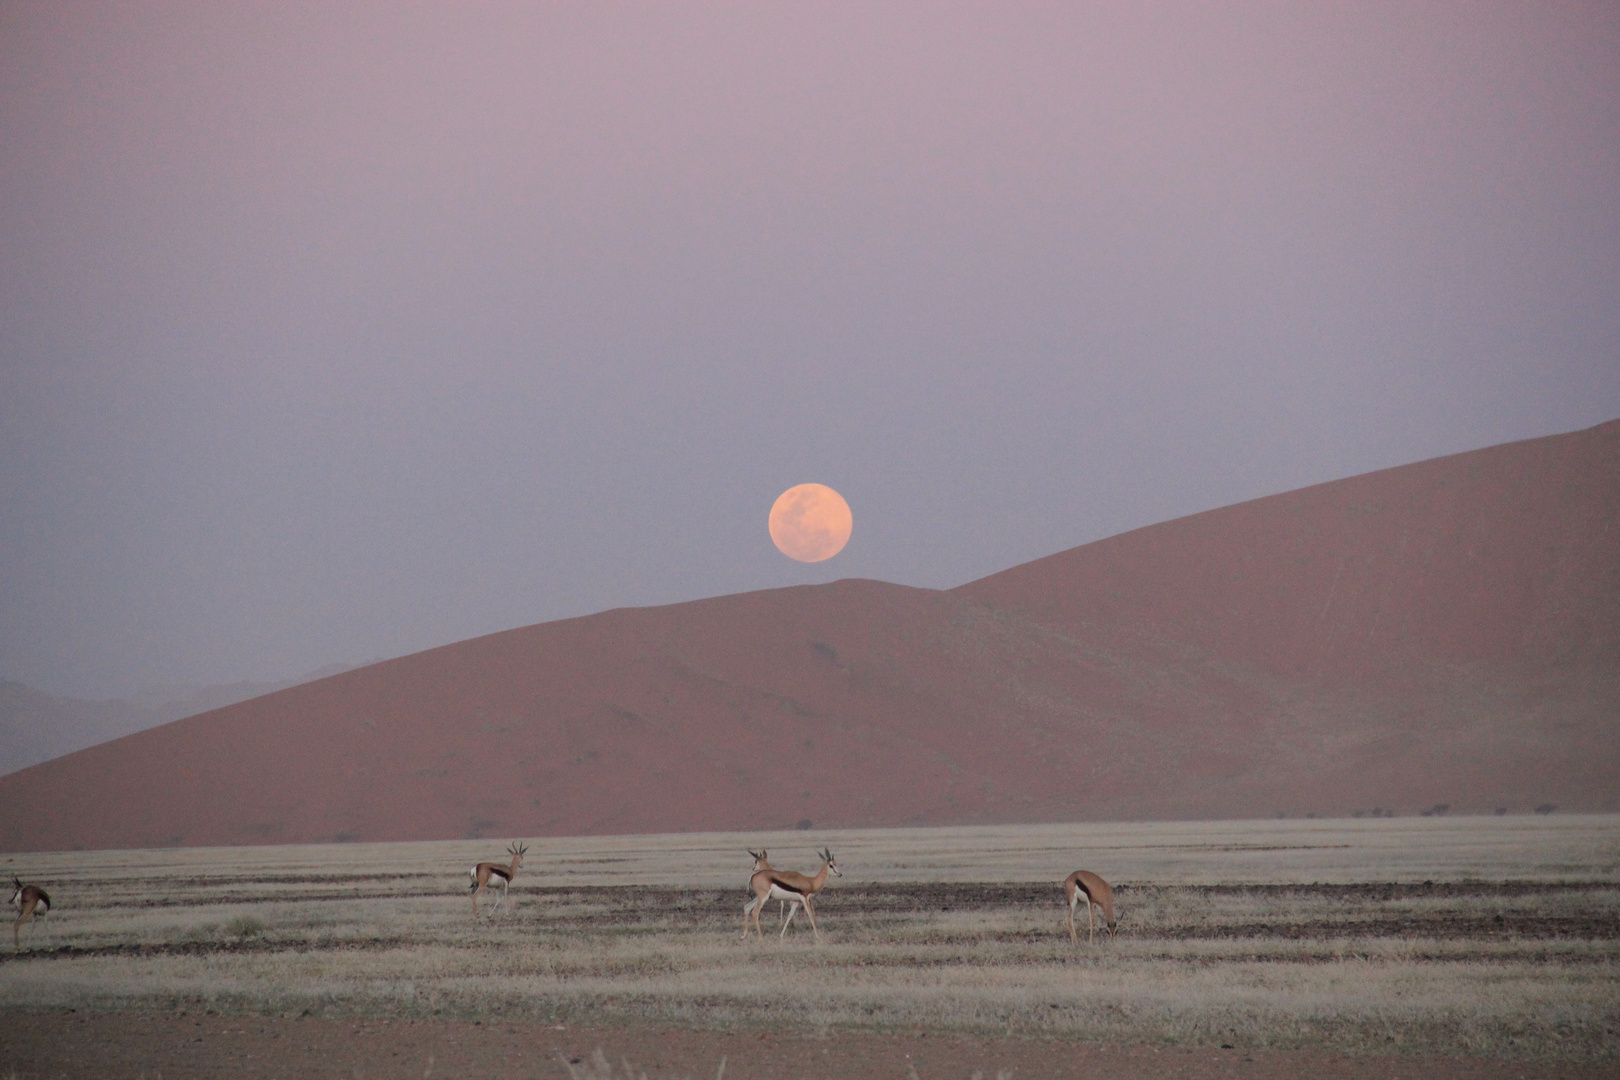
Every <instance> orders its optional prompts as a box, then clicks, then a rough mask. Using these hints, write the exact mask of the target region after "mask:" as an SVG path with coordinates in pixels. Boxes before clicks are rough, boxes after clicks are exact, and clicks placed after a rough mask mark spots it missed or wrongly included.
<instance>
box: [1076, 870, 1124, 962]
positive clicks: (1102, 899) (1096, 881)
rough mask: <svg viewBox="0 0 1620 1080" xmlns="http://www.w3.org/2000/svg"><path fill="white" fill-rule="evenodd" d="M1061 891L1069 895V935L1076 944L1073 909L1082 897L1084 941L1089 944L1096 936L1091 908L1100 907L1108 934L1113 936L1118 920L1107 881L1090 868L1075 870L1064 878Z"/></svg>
mask: <svg viewBox="0 0 1620 1080" xmlns="http://www.w3.org/2000/svg"><path fill="white" fill-rule="evenodd" d="M1063 891H1064V892H1065V893H1067V894H1068V897H1069V937H1070V939H1071V940H1073V941H1074V943H1075V944H1076V945H1079V944H1080V935H1079V934H1077V933H1075V929H1074V909H1075V908H1076V907H1077V906H1079V904H1080V900H1081V898H1082V897H1083V898H1084V899H1085V901H1086V930H1087V936H1086V942H1087V943H1088V944H1089V943H1091V942H1093V941H1095V940H1096V937H1097V913H1096V912H1095V911H1094V910H1093V908H1102V913H1103V920H1104V921H1105V922H1107V924H1108V936H1109V937H1113V936H1114V931H1115V928H1116V927H1117V926H1118V925H1119V920H1118V919H1117V918H1116V917H1115V915H1114V890H1113V889H1111V888H1109V887H1108V882H1106V881H1104V880H1103V879H1102V878H1100V877H1098V876H1097V875H1096V874H1093V873H1092V872H1091V871H1090V870H1076V871H1075V872H1074V873H1072V874H1070V875H1069V876H1068V877H1067V878H1065V879H1064V882H1063Z"/></svg>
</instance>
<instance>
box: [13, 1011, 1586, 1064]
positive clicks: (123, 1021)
mask: <svg viewBox="0 0 1620 1080" xmlns="http://www.w3.org/2000/svg"><path fill="white" fill-rule="evenodd" d="M0 1019H3V1021H4V1023H3V1025H0V1032H3V1034H0V1069H3V1070H8V1072H9V1074H10V1075H13V1076H16V1077H18V1078H19V1080H23V1078H35V1077H52V1078H56V1077H63V1078H66V1080H81V1078H82V1080H117V1078H124V1077H128V1078H130V1080H134V1078H135V1077H138V1076H146V1077H150V1076H162V1077H164V1078H165V1080H193V1078H196V1080H204V1078H207V1080H213V1078H216V1077H221V1076H230V1077H240V1078H243V1080H271V1078H275V1077H281V1078H284V1077H288V1076H435V1077H439V1076H478V1077H480V1078H483V1080H509V1078H510V1080H517V1078H520V1077H521V1078H525V1080H531V1078H535V1077H549V1078H555V1080H567V1078H568V1077H569V1076H570V1074H571V1070H570V1066H572V1068H573V1069H574V1070H578V1071H579V1073H580V1075H587V1076H596V1075H598V1073H597V1071H596V1070H595V1069H593V1064H594V1063H595V1062H596V1061H597V1060H598V1054H600V1059H601V1060H605V1061H606V1062H607V1063H609V1065H610V1066H611V1067H612V1070H613V1074H614V1075H615V1076H620V1075H631V1076H638V1075H642V1074H643V1073H644V1074H645V1075H646V1076H647V1077H648V1078H649V1080H671V1078H675V1077H693V1078H704V1077H711V1076H718V1075H720V1073H721V1065H722V1062H723V1063H724V1075H725V1077H726V1078H728V1080H754V1078H768V1077H772V1078H774V1077H783V1076H826V1077H832V1076H839V1077H898V1078H902V1080H903V1078H906V1077H916V1078H917V1080H969V1078H971V1077H973V1076H974V1075H975V1074H978V1075H981V1076H995V1075H997V1074H998V1073H1004V1074H1007V1075H1009V1076H1013V1077H1016V1078H1017V1080H1060V1078H1063V1080H1067V1078H1072V1077H1076V1076H1107V1077H1110V1078H1111V1080H1149V1078H1152V1080H1159V1078H1165V1080H1237V1078H1240V1077H1241V1078H1244V1080H1295V1078H1297V1077H1301V1076H1309V1077H1311V1078H1312V1080H1367V1078H1368V1077H1379V1078H1380V1080H1520V1078H1524V1077H1537V1078H1542V1080H1600V1078H1608V1077H1611V1076H1613V1075H1614V1063H1613V1062H1561V1061H1516V1060H1499V1059H1497V1060H1493V1059H1482V1058H1447V1057H1416V1056H1398V1055H1397V1056H1378V1057H1345V1056H1341V1055H1337V1054H1328V1053H1323V1052H1320V1051H1308V1050H1300V1051H1279V1050H1256V1049H1249V1048H1245V1047H1241V1046H1232V1047H1217V1046H1208V1047H1194V1048H1186V1047H1174V1048H1172V1047H1156V1046H1105V1045H1097V1044H1093V1043H1079V1042H1057V1041H1052V1040H1046V1039H989V1038H953V1037H951V1038H941V1037H935V1036H930V1035H927V1034H924V1033H922V1032H901V1033H893V1034H871V1033H836V1032H826V1031H821V1032H794V1031H780V1030H773V1031H728V1032H703V1031H670V1030H660V1029H655V1028H640V1027H623V1028H611V1027H591V1028H579V1027H573V1026H562V1025H557V1024H553V1023H548V1022H543V1021H535V1020H530V1019H526V1020H510V1021H509V1020H502V1019H498V1018H494V1017H491V1018H489V1019H488V1020H486V1021H450V1020H416V1021H407V1020H394V1021H386V1020H354V1019H326V1018H317V1017H303V1018H299V1019H293V1018H285V1017H262V1016H216V1015H202V1016H198V1015H187V1014H186V1013H184V1012H177V1013H84V1012H79V1013H73V1012H18V1013H9V1014H5V1015H4V1016H3V1017H0Z"/></svg>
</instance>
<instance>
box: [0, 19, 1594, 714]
mask: <svg viewBox="0 0 1620 1080" xmlns="http://www.w3.org/2000/svg"><path fill="white" fill-rule="evenodd" d="M1616 56H1620V9H1615V8H1614V7H1613V6H1611V5H1603V4H1582V3H1563V4H1550V5H1543V6H1535V7H1525V6H1519V5H1508V4H1468V5H1463V4H1440V5H1435V4H1410V5H1385V6H1379V7H1376V8H1370V7H1369V8H1363V7H1303V8H1302V7H1298V6H1295V5H1288V4H1243V5H1207V4H1177V3H1172V4H1163V5H1154V6H1149V7H1141V8H1138V7H1129V8H1121V7H1116V6H1112V5H1105V4H1082V5H1074V6H1067V7H1062V8H1053V7H1049V6H1046V5H1035V4H1014V5H1002V6H996V7H990V8H984V7H977V6H972V5H954V4H953V5H935V6H929V7H926V8H916V7H908V6H901V5H887V4H878V5H866V4H862V5H844V4H830V5H825V6H820V7H814V8H790V9H785V10H777V9H765V10H759V9H750V8H737V9H733V8H726V7H721V6H716V5H694V6H689V7H681V8H672V7H666V6H662V5H651V4H645V3H635V4H613V3H607V4H590V5H581V4H543V5H509V4H491V5H487V6H482V7H478V8H461V7H449V6H445V7H434V6H421V7H407V8H399V7H395V6H390V5H381V4H365V3H354V4H345V5H342V6H332V5H324V4H286V5H274V6H270V5H265V6H248V5H241V6H236V5H210V4H203V3H198V4H192V3H178V2H172V0H163V2H155V3H149V4H110V5H101V4H87V3H77V2H67V3H61V4H52V5H44V4H36V5H10V6H7V7H5V8H3V9H0V552H3V553H4V555H3V558H0V677H3V678H5V679H11V680H17V681H20V682H23V683H26V684H28V685H29V686H32V687H35V688H37V689H40V690H43V691H46V692H48V693H52V694H61V695H72V696H77V697H88V698H106V697H118V696H130V695H133V694H136V693H139V692H141V691H143V690H147V689H149V688H152V687H157V686H164V685H168V686H196V685H217V684H222V683H231V682H236V681H255V682H260V681H262V682H274V681H280V680H284V679H288V678H294V677H297V676H299V675H301V674H303V673H307V672H311V671H314V670H316V669H319V668H322V667H324V666H326V665H329V664H335V663H338V664H341V663H358V662H363V661H364V660H365V659H367V658H373V657H379V656H397V655H402V654H406V653H410V652H415V651H417V650H420V649H424V648H429V647H432V646H436V645H441V644H446V643H450V642H453V641H458V640H462V639H465V638H469V637H473V636H476V635H479V634H484V633H489V632H493V631H498V630H503V629H507V628H510V627H516V626H522V625H528V624H532V623H536V622H541V621H546V620H551V619H557V618H564V617H570V616H577V615H584V614H589V613H592V612H597V611H602V610H605V609H609V608H614V607H621V606H643V605H650V604H663V603H672V602H677V601H683V600H691V599H698V598H702V597H707V596H715V595H722V594H728V593H736V592H743V591H748V590H753V589H761V588H771V587H777V586H784V585H793V584H802V583H809V582H822V581H830V580H834V579H838V578H847V577H866V578H877V579H881V580H886V581H892V582H898V583H901V584H908V585H918V586H927V587H939V588H945V587H952V586H955V585H959V584H962V583H965V582H967V581H970V580H973V579H975V578H978V577H982V576H984V575H987V574H990V573H993V572H996V571H998V570H1002V569H1005V568H1007V567H1010V566H1013V565H1016V564H1018V563H1021V562H1025V561H1027V560H1029V559H1033V558H1038V557H1040V556H1043V555H1047V554H1051V553H1054V552H1057V551H1061V550H1064V549H1066V548H1070V547H1073V546H1075V545H1078V544H1083V543H1086V542H1089V541H1093V540H1097V539H1101V538H1103V537H1105V536H1109V535H1113V534H1117V533H1120V532H1124V531H1127V530H1129V529H1133V528H1137V527H1140V526H1144V525H1148V524H1152V523H1154V522H1158V521H1163V520H1167V519H1171V518H1175V517H1179V516H1182V515H1185V514H1189V513H1194V512H1198V511H1202V510H1208V509H1213V508H1215V507H1219V506H1224V505H1228V504H1231V503H1236V502H1240V501H1243V500H1246V499H1250V498H1255V497H1258V496H1262V495H1267V494H1273V493H1277V492H1281V491H1286V490H1291V489H1295V488H1299V487H1303V486H1306V485H1309V484H1314V483H1319V482H1323V481H1328V480H1333V479H1338V478H1341V477H1346V476H1351V475H1356V474H1359V473H1364V472H1368V471H1372V470H1375V469H1380V468H1386V467H1391V466H1396V465H1402V464H1407V463H1410V462H1414V461H1418V460H1422V459H1426V458H1430V457H1435V456H1438V455H1442V454H1449V453H1456V452H1461V451H1465V450H1471V449H1477V448H1480V447H1484V446H1489V445H1493V444H1497V443H1502V442H1508V441H1513V440H1518V439H1525V438H1533V437H1537V436H1543V435H1551V434H1557V433H1561V432H1566V431H1573V430H1577V429H1580V428H1585V427H1590V426H1592V425H1594V424H1598V423H1602V422H1605V421H1608V420H1612V419H1615V418H1616V417H1620V303H1617V302H1616V299H1617V298H1620V181H1617V179H1616V178H1617V177H1620V64H1616V63H1615V62H1614V59H1615V57H1616ZM805 482H816V483H822V484H826V485H829V486H831V487H833V488H835V489H836V490H838V491H839V492H840V493H842V495H843V496H844V497H845V498H846V499H847V500H848V501H849V504H850V506H851V508H852V510H853V513H854V532H853V535H852V537H851V539H850V541H849V544H848V547H847V548H846V549H845V550H844V551H843V552H842V553H840V554H839V555H837V556H836V557H834V558H832V559H830V560H828V561H827V562H825V563H817V564H803V563H795V562H792V561H790V560H789V559H787V558H785V557H783V556H782V555H781V554H779V553H778V552H777V551H776V550H775V548H774V547H773V546H772V544H771V540H770V537H769V535H768V533H767V530H766V514H767V512H768V511H769V509H770V507H771V504H772V502H773V500H775V498H776V497H777V496H778V495H779V494H780V493H781V492H782V491H784V490H785V489H787V488H789V487H791V486H793V485H795V484H799V483H805Z"/></svg>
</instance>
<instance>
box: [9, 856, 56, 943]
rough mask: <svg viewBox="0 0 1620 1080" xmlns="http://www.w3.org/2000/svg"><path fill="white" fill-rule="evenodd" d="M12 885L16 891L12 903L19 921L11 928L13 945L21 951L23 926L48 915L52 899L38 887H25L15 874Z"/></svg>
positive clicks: (12, 896) (12, 895)
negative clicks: (31, 920)
mask: <svg viewBox="0 0 1620 1080" xmlns="http://www.w3.org/2000/svg"><path fill="white" fill-rule="evenodd" d="M11 884H12V886H13V887H14V888H15V890H16V891H15V892H13V893H12V894H11V902H12V904H14V905H15V906H16V908H17V921H16V922H15V923H14V924H12V927H11V944H12V947H13V948H15V949H18V950H21V949H22V924H23V923H25V922H28V921H29V920H30V919H37V918H40V917H42V916H44V915H46V914H48V913H49V912H50V910H51V897H50V894H49V893H47V892H46V891H45V890H44V889H42V888H40V887H39V886H38V885H24V884H23V883H22V879H21V878H19V877H17V876H16V875H15V874H13V875H12V877H11Z"/></svg>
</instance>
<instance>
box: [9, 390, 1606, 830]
mask: <svg viewBox="0 0 1620 1080" xmlns="http://www.w3.org/2000/svg"><path fill="white" fill-rule="evenodd" d="M1439 803H1445V804H1449V806H1450V807H1451V808H1452V811H1453V812H1459V811H1480V810H1490V809H1492V808H1495V807H1506V808H1508V809H1510V810H1512V811H1519V812H1522V811H1527V810H1529V809H1531V808H1533V807H1536V806H1538V805H1541V804H1557V805H1558V806H1559V807H1560V808H1561V809H1565V810H1594V811H1595V810H1606V811H1612V810H1620V421H1616V422H1613V423H1609V424H1605V425H1602V426H1601V427H1597V428H1592V429H1590V430H1587V431H1581V432H1576V433H1573V434H1569V435H1559V436H1553V437H1551V438H1544V439H1534V440H1530V441H1527V442H1521V443H1513V444H1509V445H1506V446H1498V447H1492V448H1489V449H1486V450H1479V451H1474V452H1472V453H1467V454H1458V455H1454V456H1451V457H1445V458H1438V459H1436V460H1433V461H1426V462H1421V463H1419V464H1416V465H1408V466H1404V467H1401V468H1397V469H1389V470H1385V471H1382V472H1377V473H1371V474H1368V475H1365V476H1359V477H1354V478H1352V479H1348V480H1340V481H1335V482H1333V483H1329V484H1321V485H1318V486H1316V487H1311V488H1306V489H1303V490H1300V491H1294V492H1289V493H1287V494H1283V495H1276V496H1272V497H1270V498H1265V499H1258V500H1255V501H1253V502H1248V503H1243V504H1241V505H1238V506H1231V507H1226V508H1224V509H1221V510H1214V511H1210V512H1208V513H1204V514H1197V515H1194V516H1192V517H1188V518H1182V519H1179V520H1176V521H1170V522H1166V523H1164V524H1161V525H1155V526H1151V527H1149V528H1145V529H1139V530H1137V531H1135V532H1131V533H1127V534H1124V535H1122V536H1116V537H1113V538H1111V539H1108V540H1104V541H1100V542H1098V543H1095V544H1088V545H1086V546H1084V547H1079V548H1074V549H1072V550H1070V551H1065V552H1062V553H1059V554H1057V555H1053V556H1050V557H1049V558H1045V559H1040V560H1037V561H1035V562H1031V563H1027V564H1024V565H1022V566H1017V567H1014V568H1012V569H1010V570H1007V571H1004V572H1002V573H1000V574H995V575H993V576H991V577H988V578H984V579H982V580H980V581H975V582H972V583H970V584H968V585H964V586H962V587H960V588H958V589H954V590H950V591H945V592H937V591H933V590H928V589H913V588H907V587H904V586H899V585H889V584H885V583H882V582H877V581H859V580H850V581H840V582H836V583H834V584H831V585H821V586H805V587H800V588H791V589H778V590H771V591H765V592H754V593H744V594H741V595H737V596H723V597H717V598H715V599H710V600H699V601H694V602H692V603H686V604H675V605H671V606H668V607H659V608H643V609H622V610H616V611H608V612H604V613H602V614H600V615H592V616H589V617H586V618H579V619H567V620H563V621H560V622H553V623H544V624H541V625H538V626H530V627H525V628H522V629H518V630H510V631H506V632H504V633H499V634H491V635H489V636H487V637H481V638H476V639H474V640H471V641H464V642H461V643H459V644H455V645H449V646H445V647H443V648H439V649H431V650H429V651H427V652H423V653H418V654H416V655H414V656H407V657H402V658H400V659H397V660H390V661H387V662H385V663H380V664H374V665H371V666H369V667H365V668H360V669H356V670H353V671H349V672H345V673H343V674H341V675H336V676H333V677H331V678H328V679H323V680H321V681H319V682H314V683H308V684H305V685H302V686H298V687H294V688H292V689H288V690H283V691H280V692H278V693H274V694H269V695H266V696H264V697H261V698H256V699H254V700H251V701H247V702H243V703H241V704H238V705H233V706H230V707H227V708H224V709H217V710H215V711H213V712H209V713H203V714H201V715H198V716H194V717H190V718H188V719H185V720H180V721H177V722H175V723H172V724H167V725H164V726H162V727H159V728H154V729H151V730H149V731H144V732H141V733H139V734H136V735H131V736H128V737H126V738H123V739H119V740H117V741H115V742H111V743H105V744H103V745H100V746H96V747H92V748H90V749H88V750H82V751H80V752H78V753H75V754H70V755H68V756H66V757H62V758H58V759H56V760H54V761H49V762H46V763H44V764H41V765H37V766H34V767H32V768H29V769H25V770H23V771H21V772H18V773H14V774H11V775H9V776H5V777H0V811H3V812H0V849H4V850H7V851H27V850H50V849H64V848H74V847H84V848H108V847H148V846H164V845H204V844H253V843H292V842H318V841H331V840H334V839H337V840H342V839H354V840H403V839H434V838H454V837H468V836H480V835H483V836H495V837H510V836H543V835H561V834H589V833H612V832H673V831H682V830H707V829H754V828H761V829H763V828H781V827H786V826H791V825H793V824H794V823H795V822H797V821H799V820H801V819H811V820H813V821H814V822H815V823H816V825H818V826H823V827H832V826H871V825H912V824H919V825H920V824H929V825H941V824H955V823H973V822H1018V821H1024V822H1030V821H1062V820H1101V819H1130V818H1180V817H1252V816H1270V815H1272V814H1273V813H1277V812H1282V813H1286V814H1289V815H1303V814H1306V813H1318V814H1332V815H1339V814H1348V813H1351V812H1354V811H1358V810H1372V809H1374V808H1385V809H1392V810H1394V811H1396V812H1400V813H1413V812H1416V811H1418V810H1421V809H1424V808H1427V807H1430V806H1433V805H1435V804H1439ZM45 806H48V807H50V808H51V809H50V811H49V812H47V813H41V812H39V811H38V810H37V809H36V808H38V807H45Z"/></svg>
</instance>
